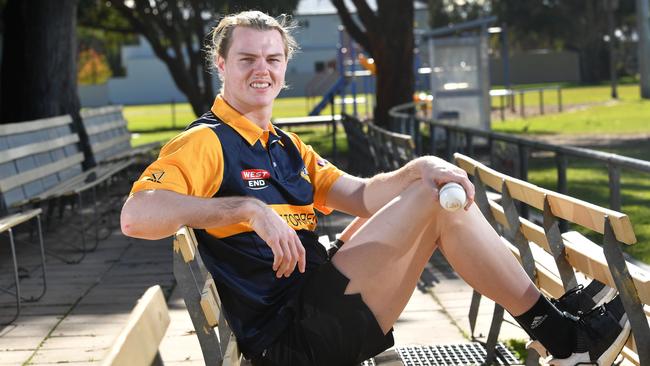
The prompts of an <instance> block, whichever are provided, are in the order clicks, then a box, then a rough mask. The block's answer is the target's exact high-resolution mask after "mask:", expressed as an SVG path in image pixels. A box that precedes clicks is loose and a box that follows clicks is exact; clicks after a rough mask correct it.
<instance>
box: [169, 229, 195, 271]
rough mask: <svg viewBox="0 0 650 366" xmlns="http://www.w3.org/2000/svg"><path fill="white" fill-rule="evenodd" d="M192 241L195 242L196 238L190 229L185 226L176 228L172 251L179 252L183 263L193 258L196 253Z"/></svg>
mask: <svg viewBox="0 0 650 366" xmlns="http://www.w3.org/2000/svg"><path fill="white" fill-rule="evenodd" d="M194 243H196V238H195V237H194V232H193V231H192V230H191V229H189V228H188V227H187V226H183V227H182V228H180V229H178V231H177V232H176V235H175V236H174V251H175V252H178V251H180V252H181V254H182V255H183V260H184V261H185V263H189V262H191V261H192V260H194V256H195V255H196V247H195V246H194Z"/></svg>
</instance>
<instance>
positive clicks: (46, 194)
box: [0, 115, 130, 262]
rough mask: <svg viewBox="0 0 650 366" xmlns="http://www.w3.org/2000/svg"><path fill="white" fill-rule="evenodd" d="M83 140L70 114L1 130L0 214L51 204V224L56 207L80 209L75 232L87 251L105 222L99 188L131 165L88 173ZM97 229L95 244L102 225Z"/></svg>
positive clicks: (97, 169) (114, 165)
mask: <svg viewBox="0 0 650 366" xmlns="http://www.w3.org/2000/svg"><path fill="white" fill-rule="evenodd" d="M79 141H80V138H79V135H78V134H77V133H76V132H75V130H74V128H73V120H72V118H71V117H70V116H68V115H65V116H58V117H52V118H44V119H39V120H35V121H26V122H19V123H10V124H5V125H1V126H0V215H7V214H10V213H15V212H20V211H21V210H24V209H26V208H29V207H38V206H41V205H43V204H46V205H47V206H48V209H47V211H46V215H45V220H46V224H49V223H50V221H51V219H52V216H53V213H54V211H55V208H56V207H58V208H59V214H60V215H61V214H62V213H63V208H64V205H65V204H70V206H72V205H74V204H77V205H78V209H77V210H76V213H77V214H78V216H79V219H80V220H81V223H80V224H75V225H73V226H72V227H74V228H75V229H79V228H83V230H80V232H81V248H80V249H81V250H82V252H85V251H86V249H87V246H86V238H85V231H86V229H87V228H88V227H90V226H92V224H93V223H97V222H98V221H99V219H100V214H99V213H100V208H99V207H98V206H97V188H98V187H99V186H100V184H103V183H105V182H106V181H107V180H108V179H109V178H111V177H112V176H114V175H115V174H117V173H118V172H120V171H122V170H123V169H125V168H126V167H127V166H129V164H130V162H129V161H120V162H116V163H114V164H109V165H102V166H98V167H95V168H91V169H87V170H84V168H83V161H84V154H83V152H82V150H81V148H80V145H79ZM106 187H108V186H106ZM86 192H87V194H86V197H85V199H88V195H90V196H91V197H90V199H91V200H92V201H93V202H92V204H93V205H94V206H93V213H94V219H93V220H89V219H88V218H86V214H85V213H84V210H82V208H83V207H84V204H85V203H87V202H84V196H83V195H82V194H85V193H86ZM89 223H90V224H91V225H89ZM94 228H95V239H96V240H95V245H96V244H97V240H98V234H97V230H98V227H97V225H94ZM66 261H67V260H66ZM76 261H78V260H73V261H71V262H76Z"/></svg>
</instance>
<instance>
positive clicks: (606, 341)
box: [547, 296, 630, 366]
mask: <svg viewBox="0 0 650 366" xmlns="http://www.w3.org/2000/svg"><path fill="white" fill-rule="evenodd" d="M574 319H576V326H577V328H576V345H575V348H574V350H573V352H572V354H571V356H569V357H567V358H554V357H550V358H549V359H547V362H548V364H549V365H553V366H574V365H584V364H591V365H599V366H610V365H611V364H612V363H614V360H615V359H616V356H618V354H619V353H620V352H621V350H622V349H623V346H624V345H625V342H626V341H627V338H628V337H629V336H630V322H629V320H628V318H627V314H626V313H625V309H624V308H623V303H622V302H621V298H620V297H618V296H617V297H616V298H614V300H612V301H611V302H609V303H607V304H605V305H603V306H600V307H597V308H595V309H593V310H591V311H589V312H588V313H586V314H581V315H580V316H579V317H578V318H574Z"/></svg>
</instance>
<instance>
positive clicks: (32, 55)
mask: <svg viewBox="0 0 650 366" xmlns="http://www.w3.org/2000/svg"><path fill="white" fill-rule="evenodd" d="M3 21H4V26H5V32H4V42H3V46H2V47H3V49H2V55H3V56H2V65H1V66H0V73H1V81H0V88H1V90H2V93H1V94H0V123H11V122H21V121H30V120H34V119H39V118H47V117H54V116H60V115H65V114H69V115H70V116H72V119H73V120H74V128H75V129H76V132H77V133H79V137H80V139H81V148H82V150H83V152H84V155H85V157H86V158H85V161H84V167H90V166H93V165H95V162H94V160H93V158H92V153H91V150H90V145H89V142H88V137H87V135H86V133H85V130H84V129H83V127H82V123H81V116H80V115H79V109H80V103H79V95H78V94H77V29H76V28H77V0H57V1H51V0H8V1H7V5H6V7H5V10H4V19H3Z"/></svg>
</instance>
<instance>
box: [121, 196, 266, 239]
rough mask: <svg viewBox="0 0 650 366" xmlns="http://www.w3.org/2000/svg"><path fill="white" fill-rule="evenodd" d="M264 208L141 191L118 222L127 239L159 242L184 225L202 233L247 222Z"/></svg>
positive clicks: (244, 200) (249, 201) (242, 200)
mask: <svg viewBox="0 0 650 366" xmlns="http://www.w3.org/2000/svg"><path fill="white" fill-rule="evenodd" d="M263 205H264V204H263V203H262V202H261V201H259V200H257V199H254V198H251V197H222V198H200V197H193V196H186V195H182V194H179V193H175V192H172V191H166V190H153V191H142V192H138V193H136V194H134V195H133V196H132V197H130V198H129V199H128V200H127V201H126V203H125V204H124V207H123V208H122V214H121V217H120V221H121V227H122V232H123V233H124V234H125V235H127V236H132V237H136V238H142V239H161V238H164V237H168V236H171V235H173V234H174V233H175V232H176V230H178V229H179V228H180V227H181V226H183V225H186V226H189V227H193V228H199V229H203V228H209V227H219V226H226V225H231V224H236V223H239V222H242V221H248V220H250V218H251V217H252V215H253V213H254V212H255V210H256V209H260V208H262V207H263Z"/></svg>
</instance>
